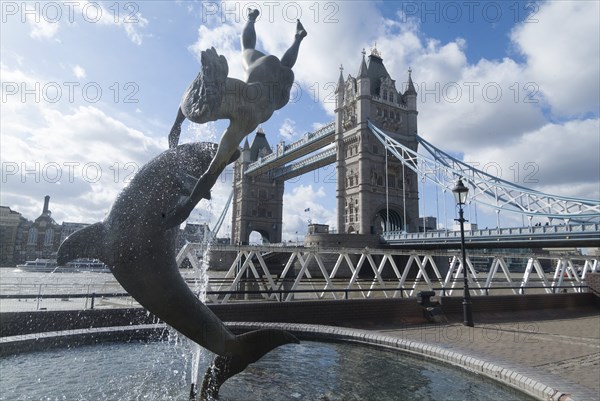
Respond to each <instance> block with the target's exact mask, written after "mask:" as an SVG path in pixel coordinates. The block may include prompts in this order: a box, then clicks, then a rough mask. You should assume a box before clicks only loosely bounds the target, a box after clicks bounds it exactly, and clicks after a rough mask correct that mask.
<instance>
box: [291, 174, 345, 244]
mask: <svg viewBox="0 0 600 401" xmlns="http://www.w3.org/2000/svg"><path fill="white" fill-rule="evenodd" d="M326 197H327V194H326V192H325V189H324V188H323V187H319V188H317V189H314V188H313V186H312V185H298V186H296V187H294V188H293V189H292V190H291V191H286V193H285V194H284V195H283V232H282V236H283V240H284V241H288V240H292V241H295V240H296V235H299V236H300V238H301V239H302V238H303V236H304V234H306V229H307V226H308V220H309V219H310V220H311V221H312V222H313V223H319V224H328V225H329V226H330V228H334V227H335V225H336V224H337V220H336V217H335V210H331V209H330V208H328V207H327V206H326V205H324V204H323V200H324V199H325V198H326ZM306 209H310V210H309V211H306V212H305V210H306Z"/></svg>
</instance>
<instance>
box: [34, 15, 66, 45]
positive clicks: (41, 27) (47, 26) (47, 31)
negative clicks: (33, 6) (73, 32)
mask: <svg viewBox="0 0 600 401" xmlns="http://www.w3.org/2000/svg"><path fill="white" fill-rule="evenodd" d="M27 17H28V18H27V22H28V23H29V25H30V26H31V31H30V32H29V36H31V37H32V38H34V39H52V38H53V37H54V36H56V33H57V32H58V28H59V27H60V24H59V23H58V22H49V21H46V20H45V19H44V18H39V17H38V18H36V20H37V21H36V20H34V21H32V20H31V17H30V15H28V16H27Z"/></svg>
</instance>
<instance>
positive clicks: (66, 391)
mask: <svg viewBox="0 0 600 401" xmlns="http://www.w3.org/2000/svg"><path fill="white" fill-rule="evenodd" d="M191 359H192V357H191V353H190V346H189V345H188V343H187V341H184V342H181V341H179V342H173V341H163V342H139V343H103V344H96V345H86V346H79V347H76V348H61V349H50V350H47V351H41V352H28V353H21V354H16V355H11V356H5V357H2V358H0V400H6V401H9V400H10V401H16V400H93V401H96V400H119V401H122V400H187V399H188V396H189V388H190V382H191V379H190V375H189V372H190V365H191V363H192V361H191ZM209 359H210V358H209V356H208V353H205V357H203V358H202V361H201V367H200V372H204V370H205V369H206V366H207V365H208V363H209ZM200 380H202V378H200ZM417 399H418V400H533V398H530V397H529V396H527V395H524V394H523V393H519V392H517V391H516V390H513V389H512V388H509V387H506V386H503V385H501V384H499V383H497V382H494V381H491V380H490V379H487V378H485V377H482V376H477V375H474V374H471V373H468V372H465V371H462V370H461V369H457V368H453V367H451V366H447V365H441V364H436V363H432V362H429V361H425V360H422V359H419V358H416V357H413V356H409V355H406V354H403V353H400V352H397V351H393V350H387V349H380V348H375V347H371V346H364V345H355V344H349V343H326V342H312V341H303V342H302V343H301V344H299V345H286V346H283V347H280V348H279V349H276V350H274V351H273V352H271V353H269V354H268V355H266V356H265V357H264V358H262V359H261V360H260V361H258V362H257V363H255V364H252V365H250V366H249V367H248V368H247V369H246V370H245V371H244V372H243V373H241V374H239V375H236V376H234V377H233V378H231V379H230V380H229V381H227V382H226V383H225V384H224V385H223V387H222V388H221V391H220V398H219V400H221V401H250V400H269V401H272V400H278V401H280V400H281V401H283V400H311V401H313V400H319V401H334V400H340V401H341V400H345V401H350V400H352V401H354V400H378V401H382V400H417Z"/></svg>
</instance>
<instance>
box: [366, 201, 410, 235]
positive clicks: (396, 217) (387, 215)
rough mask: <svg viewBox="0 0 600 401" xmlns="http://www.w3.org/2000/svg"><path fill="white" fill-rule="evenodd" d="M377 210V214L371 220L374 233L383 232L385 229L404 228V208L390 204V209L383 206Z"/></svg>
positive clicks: (397, 229) (400, 229) (398, 229)
mask: <svg viewBox="0 0 600 401" xmlns="http://www.w3.org/2000/svg"><path fill="white" fill-rule="evenodd" d="M376 210H377V212H375V216H373V219H372V220H371V233H372V234H383V232H384V231H402V230H404V219H403V217H402V216H403V213H402V209H400V208H398V207H391V206H390V208H389V209H387V208H385V207H383V208H379V209H376ZM386 223H387V224H386ZM386 227H387V230H386Z"/></svg>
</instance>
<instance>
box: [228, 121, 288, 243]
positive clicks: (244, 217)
mask: <svg viewBox="0 0 600 401" xmlns="http://www.w3.org/2000/svg"><path fill="white" fill-rule="evenodd" d="M271 153H273V151H272V150H271V147H270V146H269V143H268V142H267V138H266V137H265V133H264V131H263V130H262V129H260V128H259V129H258V131H257V132H256V136H255V137H254V140H253V141H252V145H248V139H246V141H245V142H244V146H243V148H242V154H241V156H240V158H239V159H238V160H237V161H236V162H235V164H234V166H233V170H234V179H233V200H232V203H233V210H232V229H231V231H232V236H231V238H232V243H233V244H243V245H245V244H248V242H249V239H250V234H251V233H252V232H253V231H256V232H258V233H260V235H262V238H263V242H266V243H268V242H273V243H278V242H281V224H282V219H283V189H284V181H282V180H273V179H271V177H270V176H269V174H268V173H267V174H261V175H257V176H252V177H248V176H246V175H244V172H245V171H246V169H247V168H248V165H249V164H250V163H252V162H255V161H257V160H258V159H259V157H264V156H266V155H268V154H271Z"/></svg>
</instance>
